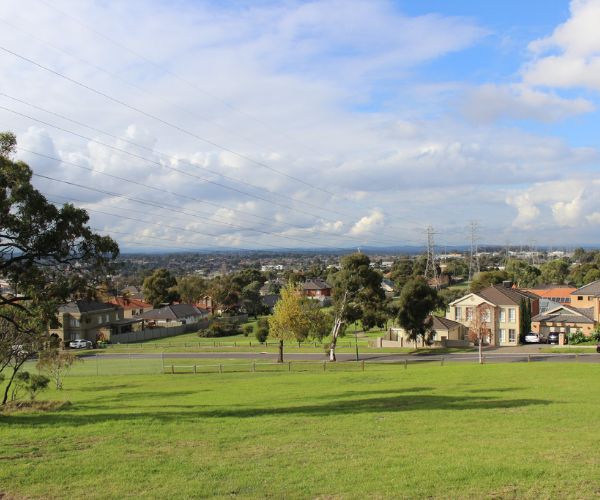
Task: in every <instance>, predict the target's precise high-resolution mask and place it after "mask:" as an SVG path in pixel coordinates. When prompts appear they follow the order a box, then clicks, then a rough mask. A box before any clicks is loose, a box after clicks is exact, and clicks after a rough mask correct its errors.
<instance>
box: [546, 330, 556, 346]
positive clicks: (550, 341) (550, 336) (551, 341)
mask: <svg viewBox="0 0 600 500" xmlns="http://www.w3.org/2000/svg"><path fill="white" fill-rule="evenodd" d="M548 344H558V333H557V332H550V333H549V334H548Z"/></svg>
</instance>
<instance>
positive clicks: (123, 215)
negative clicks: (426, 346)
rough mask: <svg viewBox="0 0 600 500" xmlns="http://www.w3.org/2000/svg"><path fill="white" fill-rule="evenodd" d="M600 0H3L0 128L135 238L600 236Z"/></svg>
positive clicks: (331, 244) (215, 241) (570, 241)
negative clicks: (429, 234)
mask: <svg viewBox="0 0 600 500" xmlns="http://www.w3.org/2000/svg"><path fill="white" fill-rule="evenodd" d="M598 26H600V0H573V1H571V2H568V1H559V0H545V1H541V0H531V1H528V2H522V1H519V2H517V1H513V0H505V1H502V2H499V1H494V2H472V1H467V0H460V1H459V0H456V1H447V0H444V1H442V0H437V1H433V0H431V1H427V0H421V1H418V2H417V1H408V0H406V1H401V0H397V1H383V0H382V1H377V0H368V1H366V0H365V1H362V0H315V1H305V2H302V1H293V0H288V1H270V0H258V1H254V2H242V1H233V0H232V1H198V0H179V1H172V0H169V1H167V0H163V1H160V0H152V1H149V0H143V1H142V0H130V1H127V2H117V1H110V0H102V1H91V0H5V1H3V2H1V3H0V68H1V70H0V130H11V131H13V132H14V133H15V134H16V135H17V140H18V150H17V153H16V156H17V158H18V159H20V160H23V161H25V162H26V163H28V164H29V165H30V167H31V168H32V170H33V172H34V177H33V182H34V184H35V186H36V187H37V188H38V189H39V190H40V191H42V192H43V193H44V194H45V195H46V196H47V197H48V199H50V200H51V201H52V202H54V203H57V204H63V203H66V202H70V203H73V204H75V205H77V206H80V207H82V208H85V209H86V210H88V213H89V215H90V225H91V226H92V227H93V228H94V229H95V230H97V231H98V232H101V233H103V234H109V235H111V236H112V237H113V238H114V239H115V240H117V241H118V242H119V244H120V246H121V249H122V251H141V250H157V251H168V250H177V251H180V250H186V249H198V248H207V249H211V248H218V249H228V248H234V249H235V248H240V249H241V248H253V249H258V248H261V249H282V248H317V247H318V248H339V247H344V248H356V247H358V248H360V247H361V246H362V247H364V246H365V245H369V246H391V245H422V244H424V243H425V242H426V238H427V231H426V228H427V227H428V226H431V227H432V228H433V232H434V238H435V242H436V244H437V245H438V247H440V248H441V247H442V246H445V245H456V244H465V243H469V242H470V238H471V234H470V231H469V227H470V224H471V222H476V223H477V227H478V231H477V234H476V238H477V240H478V242H479V243H480V244H501V245H505V244H511V245H537V246H542V245H544V246H550V247H573V246H575V245H582V244H583V245H598V244H600V231H599V229H600V201H599V200H600V196H599V195H600V134H598V130H599V125H600V115H599V108H600V100H599V92H600V30H599V29H598Z"/></svg>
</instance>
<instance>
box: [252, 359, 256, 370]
mask: <svg viewBox="0 0 600 500" xmlns="http://www.w3.org/2000/svg"><path fill="white" fill-rule="evenodd" d="M252 371H253V372H255V371H256V361H252Z"/></svg>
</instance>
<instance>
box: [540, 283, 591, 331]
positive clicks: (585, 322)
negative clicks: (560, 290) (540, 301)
mask: <svg viewBox="0 0 600 500" xmlns="http://www.w3.org/2000/svg"><path fill="white" fill-rule="evenodd" d="M570 299H571V300H570V303H567V304H556V307H553V308H550V309H548V310H547V311H542V313H541V314H538V315H537V316H534V317H533V318H532V320H531V326H532V330H533V331H534V332H538V333H540V334H542V335H544V336H545V335H548V334H549V333H563V334H565V335H568V334H570V333H575V332H577V331H580V332H582V333H583V334H585V335H588V336H589V335H591V334H592V333H593V331H594V329H595V328H596V326H597V325H598V322H599V321H600V280H596V281H593V282H591V283H589V284H587V285H585V286H582V287H581V288H578V289H576V290H574V291H572V292H571V293H570Z"/></svg>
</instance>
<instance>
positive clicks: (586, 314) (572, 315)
mask: <svg viewBox="0 0 600 500" xmlns="http://www.w3.org/2000/svg"><path fill="white" fill-rule="evenodd" d="M531 321H540V322H541V321H550V322H553V323H592V324H593V323H595V321H594V308H593V307H590V308H587V309H575V308H571V307H561V308H560V309H556V310H555V311H554V312H552V311H550V312H545V313H542V314H538V315H537V316H534V317H533V318H531Z"/></svg>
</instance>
